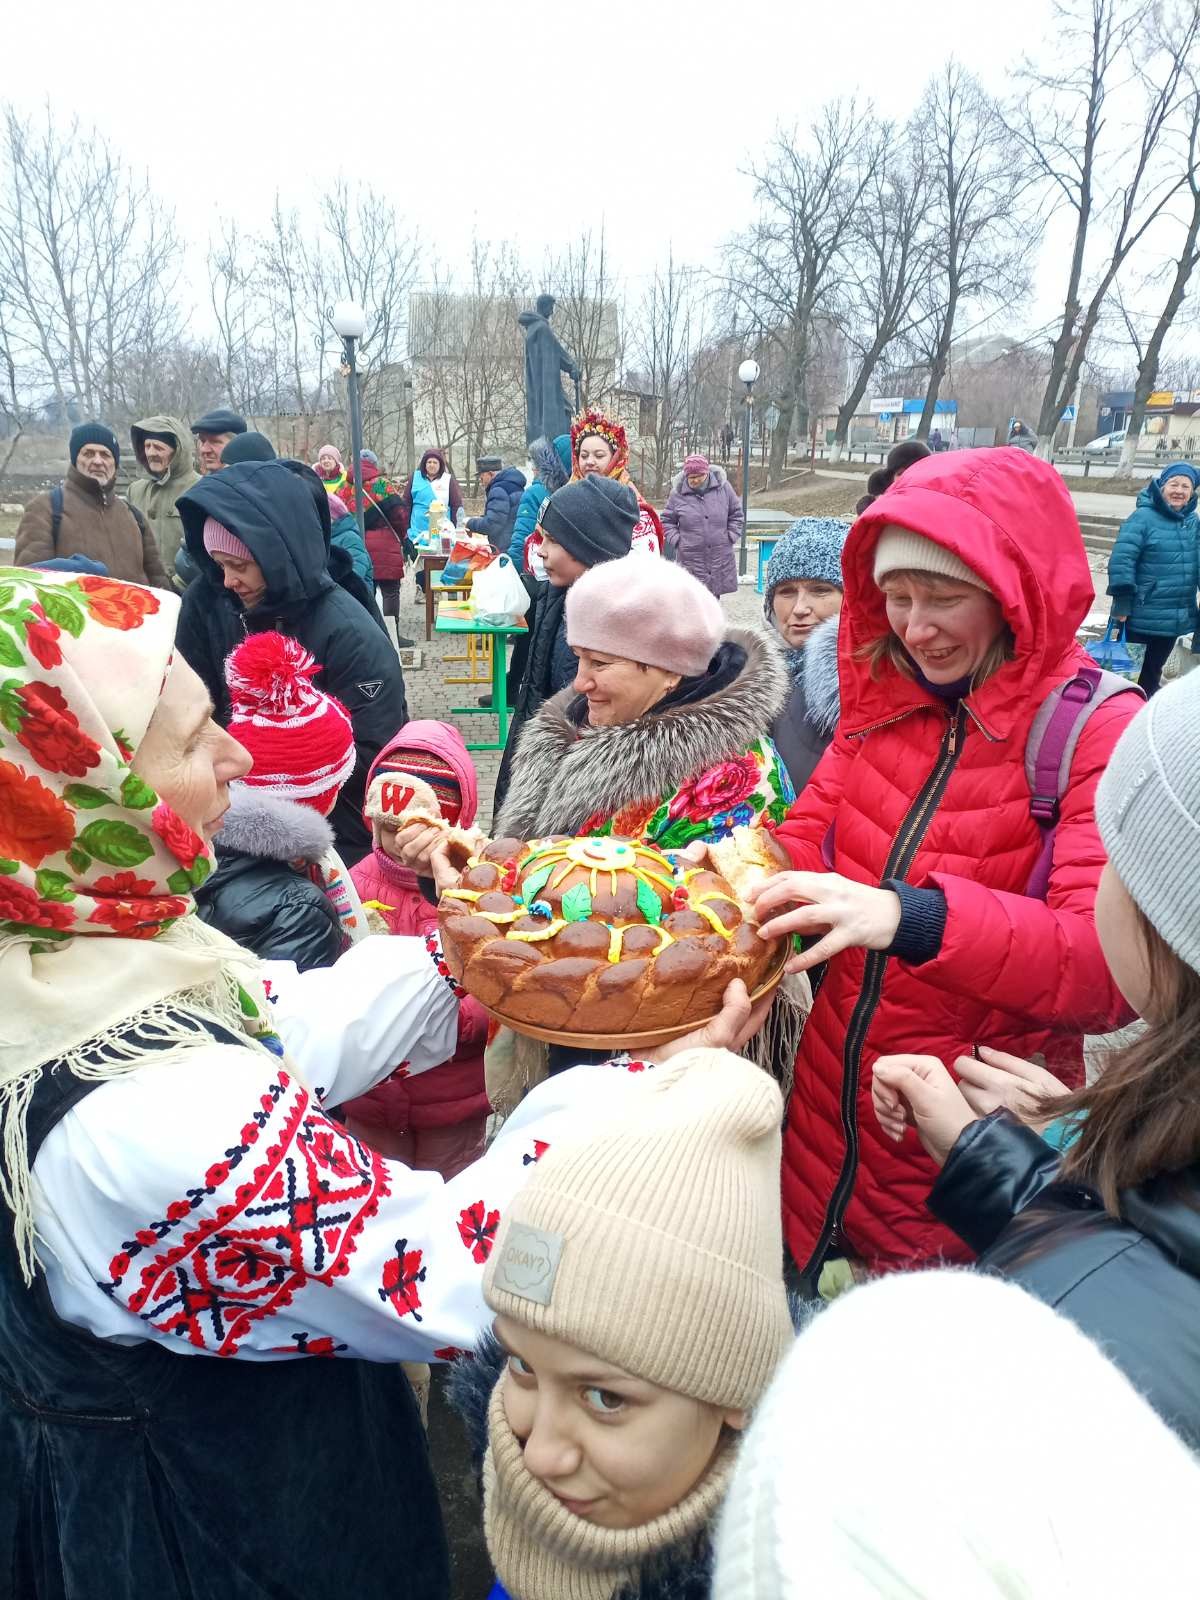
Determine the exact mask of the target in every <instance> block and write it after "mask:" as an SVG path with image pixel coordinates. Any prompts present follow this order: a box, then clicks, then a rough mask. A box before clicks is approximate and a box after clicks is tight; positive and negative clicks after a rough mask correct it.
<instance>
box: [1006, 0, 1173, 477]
mask: <svg viewBox="0 0 1200 1600" xmlns="http://www.w3.org/2000/svg"><path fill="white" fill-rule="evenodd" d="M1152 13H1153V4H1152V0H1061V3H1060V4H1058V5H1056V7H1055V30H1054V41H1055V55H1056V64H1055V66H1054V67H1053V68H1052V69H1044V68H1040V67H1037V66H1036V65H1034V64H1033V63H1029V62H1027V63H1026V64H1025V66H1024V67H1023V69H1022V71H1021V74H1020V80H1021V87H1020V94H1019V98H1017V100H1016V101H1015V103H1014V106H1013V109H1012V111H1011V113H1010V124H1011V126H1012V127H1013V129H1014V132H1015V133H1016V135H1017V137H1018V138H1019V139H1020V141H1021V144H1022V146H1023V148H1024V151H1025V157H1026V161H1027V162H1028V164H1029V166H1030V168H1031V170H1032V171H1034V172H1035V173H1037V174H1038V175H1039V176H1040V177H1041V179H1042V180H1043V182H1044V183H1045V184H1046V185H1047V187H1048V189H1049V193H1050V195H1051V196H1052V198H1053V199H1054V200H1055V201H1056V202H1057V204H1058V205H1059V206H1061V207H1066V208H1067V209H1068V210H1070V211H1071V212H1073V213H1074V230H1073V236H1072V242H1071V254H1070V259H1069V264H1068V268H1067V284H1066V293H1065V295H1064V297H1063V309H1062V314H1061V317H1060V319H1059V323H1058V330H1057V333H1056V335H1055V339H1054V344H1053V349H1052V352H1051V358H1050V370H1049V373H1048V374H1047V379H1046V388H1045V392H1044V394H1043V397H1042V405H1041V411H1040V413H1039V416H1038V434H1039V437H1040V444H1039V450H1040V451H1041V453H1042V454H1043V455H1046V456H1049V455H1050V454H1051V453H1052V451H1053V448H1054V434H1055V431H1056V429H1057V427H1058V422H1059V418H1060V417H1061V416H1062V412H1063V407H1064V406H1065V405H1066V404H1067V402H1068V401H1069V399H1070V397H1071V394H1072V393H1073V391H1074V389H1075V387H1076V384H1077V383H1078V381H1079V375H1080V372H1081V371H1082V368H1083V363H1084V359H1085V357H1086V355H1087V347H1088V341H1089V340H1090V339H1091V337H1092V334H1093V333H1094V332H1095V329H1096V325H1097V323H1098V321H1099V318H1100V313H1101V309H1102V307H1103V305H1104V302H1105V298H1106V296H1107V295H1108V293H1109V291H1110V289H1111V288H1112V285H1113V283H1114V281H1115V279H1116V277H1117V274H1118V273H1119V272H1120V270H1121V268H1122V267H1123V266H1124V264H1125V262H1126V261H1127V260H1128V258H1129V256H1130V255H1131V253H1132V252H1133V251H1134V250H1135V249H1136V248H1137V247H1138V245H1140V244H1141V242H1142V240H1143V239H1144V238H1145V236H1146V233H1147V231H1148V230H1149V229H1150V228H1151V227H1152V226H1153V225H1154V223H1155V222H1156V221H1157V220H1158V218H1159V217H1160V216H1161V214H1162V212H1163V209H1164V208H1165V207H1166V206H1167V205H1168V204H1169V203H1170V201H1171V199H1172V196H1174V195H1175V194H1176V193H1177V192H1178V190H1179V188H1180V186H1181V185H1182V183H1183V182H1184V175H1183V174H1182V173H1181V172H1180V171H1179V169H1178V167H1177V166H1176V164H1175V163H1173V162H1170V163H1167V164H1165V166H1164V164H1163V162H1162V161H1161V159H1160V158H1161V152H1162V147H1163V143H1164V139H1165V137H1166V135H1167V132H1168V129H1169V128H1170V125H1171V122H1172V119H1173V117H1174V116H1175V115H1176V112H1177V109H1178V105H1179V100H1180V95H1181V87H1182V83H1183V73H1184V68H1185V64H1186V62H1187V61H1188V59H1189V56H1190V54H1191V52H1192V50H1193V49H1195V48H1196V45H1197V37H1198V29H1200V5H1197V3H1196V0H1187V3H1186V4H1184V5H1182V6H1179V7H1176V8H1174V9H1173V12H1172V19H1171V20H1172V26H1171V27H1169V28H1153V29H1151V27H1150V21H1151V17H1152ZM1064 58H1065V65H1064V64H1062V63H1063V59H1064ZM1131 63H1136V67H1135V79H1134V81H1135V82H1136V84H1137V87H1138V88H1139V89H1140V93H1141V105H1140V107H1139V109H1138V111H1137V114H1136V115H1135V116H1134V117H1133V118H1132V120H1131V122H1130V123H1129V125H1128V126H1122V125H1121V124H1116V126H1115V129H1114V134H1115V136H1114V137H1113V138H1112V139H1111V140H1109V141H1108V142H1107V143H1106V142H1105V139H1104V135H1105V132H1106V130H1107V129H1108V128H1109V127H1110V126H1112V119H1111V117H1110V115H1109V110H1110V107H1109V101H1110V97H1112V96H1113V95H1114V94H1115V93H1117V92H1118V91H1119V90H1123V89H1126V88H1127V87H1128V83H1127V78H1126V75H1127V74H1128V72H1129V68H1130V64H1131ZM1098 231H1103V233H1104V245H1103V253H1102V254H1101V255H1100V256H1099V258H1098V260H1097V261H1096V262H1095V265H1094V266H1093V267H1092V269H1091V270H1090V271H1089V254H1090V256H1091V257H1093V258H1094V257H1096V251H1095V249H1093V250H1092V251H1091V252H1089V245H1092V246H1094V245H1095V234H1096V233H1097V232H1098ZM1085 280H1086V281H1087V282H1089V283H1090V285H1091V292H1090V295H1089V294H1088V290H1087V289H1086V288H1085V287H1084V284H1085ZM1085 297H1086V299H1085Z"/></svg>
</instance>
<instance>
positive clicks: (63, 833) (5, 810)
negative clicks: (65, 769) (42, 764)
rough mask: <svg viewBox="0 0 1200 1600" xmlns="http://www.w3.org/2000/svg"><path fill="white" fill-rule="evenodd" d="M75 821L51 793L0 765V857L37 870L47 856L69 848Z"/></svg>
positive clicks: (9, 764) (7, 764)
mask: <svg viewBox="0 0 1200 1600" xmlns="http://www.w3.org/2000/svg"><path fill="white" fill-rule="evenodd" d="M74 837H75V817H74V814H73V813H72V812H71V811H70V809H69V808H68V807H67V806H65V805H64V804H63V802H62V801H61V800H60V799H59V797H58V796H57V795H56V794H55V793H54V791H53V790H52V789H48V788H47V787H46V785H45V784H44V783H43V782H42V781H41V780H40V779H39V778H35V777H33V776H31V775H29V774H26V773H24V772H22V771H21V769H20V767H17V766H14V765H13V763H12V762H11V761H0V856H3V857H5V858H6V859H8V860H11V861H20V862H23V863H24V864H25V865H26V866H27V867H40V866H41V864H42V862H43V861H44V860H45V859H46V857H47V856H53V855H58V854H60V853H61V852H62V851H64V850H69V849H70V848H71V841H72V840H73V839H74Z"/></svg>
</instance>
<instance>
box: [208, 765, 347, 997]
mask: <svg viewBox="0 0 1200 1600" xmlns="http://www.w3.org/2000/svg"><path fill="white" fill-rule="evenodd" d="M216 847H217V870H216V871H215V872H214V873H213V874H212V876H211V877H209V878H208V879H207V880H206V881H205V882H204V883H203V884H202V885H201V886H200V888H199V889H197V890H196V910H197V912H198V914H199V916H200V918H201V920H202V921H204V922H207V923H209V924H210V925H211V926H212V927H214V928H219V929H220V931H221V932H222V933H223V934H226V935H227V936H228V937H229V938H230V939H233V940H234V941H235V942H236V943H237V944H240V945H244V946H245V948H246V949H247V950H253V951H254V954H255V955H256V956H260V957H261V958H262V959H263V960H264V961H294V962H295V963H296V965H297V966H298V967H299V968H300V970H301V972H306V971H307V970H308V969H309V967H328V966H331V965H332V964H333V962H335V961H336V960H337V958H338V957H339V956H340V955H341V953H342V951H343V950H344V949H345V945H346V941H345V938H344V937H343V935H342V929H341V924H340V923H339V921H338V914H337V912H336V911H335V910H334V908H333V906H332V904H331V903H330V901H329V898H328V896H327V895H326V894H325V891H324V890H323V889H322V888H321V887H320V886H319V885H318V884H315V883H313V881H312V880H311V878H309V877H307V876H306V875H305V873H304V871H303V869H302V867H298V866H296V865H294V863H295V862H315V861H319V860H320V858H321V857H322V856H323V855H324V854H325V852H326V851H327V850H331V849H332V848H333V829H332V828H331V827H330V826H329V823H328V822H326V820H325V818H324V817H319V816H318V815H317V813H316V812H315V811H313V810H312V809H311V808H310V807H308V806H302V805H300V804H299V803H298V802H297V801H295V800H280V799H277V798H276V797H275V796H274V795H270V794H266V793H264V792H263V791H262V790H261V789H247V788H245V787H244V786H243V785H241V784H237V785H235V786H234V787H233V788H232V789H231V790H230V805H229V810H228V811H227V812H226V814H225V822H224V825H223V826H222V828H221V831H220V833H219V834H218V835H217V840H216Z"/></svg>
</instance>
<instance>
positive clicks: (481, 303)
mask: <svg viewBox="0 0 1200 1600" xmlns="http://www.w3.org/2000/svg"><path fill="white" fill-rule="evenodd" d="M527 293H528V279H527V277H526V275H525V272H524V270H523V268H522V267H521V265H520V263H519V261H518V260H517V258H516V255H515V253H514V252H513V250H512V249H511V247H510V246H508V245H500V246H497V247H493V246H489V245H485V244H482V243H481V242H480V241H479V240H478V239H477V240H475V242H474V244H473V245H472V249H471V272H470V278H469V280H468V281H467V283H466V284H465V285H464V286H463V287H462V289H460V288H459V287H458V286H457V285H456V283H455V282H454V280H453V279H451V278H442V277H441V276H440V274H439V273H438V272H436V271H435V275H434V279H433V283H432V285H431V287H430V288H429V289H428V290H425V291H422V292H421V293H419V294H416V295H414V296H413V318H412V327H411V329H410V343H411V355H412V361H413V368H414V376H415V381H416V390H417V404H418V405H419V406H420V407H421V409H422V410H425V411H427V412H428V414H429V415H430V416H431V417H432V420H433V426H434V431H435V434H436V437H437V440H438V442H439V444H440V445H441V446H442V447H443V448H444V449H445V450H446V451H447V453H448V454H449V455H450V456H451V458H452V461H453V464H454V467H455V470H456V471H457V472H458V474H459V476H460V477H462V478H464V479H466V478H467V477H468V476H469V470H470V467H471V464H472V463H473V462H474V461H475V460H477V459H478V457H479V456H480V455H481V454H483V453H484V452H485V451H486V450H489V449H491V448H494V447H497V446H499V447H501V448H503V447H504V445H506V444H511V442H513V441H515V440H517V439H520V440H523V439H524V436H525V422H524V418H525V406H524V395H523V388H522V381H521V380H522V374H523V371H524V354H523V350H522V347H521V337H520V333H519V330H518V328H517V323H516V316H517V311H518V309H519V307H520V305H521V302H522V300H523V299H524V297H525V296H526V294H527ZM460 446H461V447H463V448H462V449H461V451H459V449H458V447H460Z"/></svg>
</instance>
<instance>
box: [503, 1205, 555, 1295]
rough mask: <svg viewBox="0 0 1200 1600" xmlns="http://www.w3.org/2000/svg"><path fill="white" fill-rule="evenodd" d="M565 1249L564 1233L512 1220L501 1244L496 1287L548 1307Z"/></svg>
mask: <svg viewBox="0 0 1200 1600" xmlns="http://www.w3.org/2000/svg"><path fill="white" fill-rule="evenodd" d="M562 1248H563V1236H562V1234H561V1233H544V1232H543V1231H542V1230H541V1229H540V1228H530V1227H527V1226H526V1224H525V1223H523V1222H513V1223H510V1225H509V1228H508V1232H507V1233H506V1234H505V1235H504V1243H503V1244H502V1245H501V1246H500V1260H499V1264H498V1265H497V1267H496V1275H495V1277H494V1279H493V1280H492V1287H493V1288H494V1289H503V1290H504V1291H505V1292H506V1293H507V1294H512V1295H516V1296H517V1298H518V1299H520V1300H532V1301H534V1302H535V1303H536V1304H537V1305H540V1306H548V1305H549V1304H550V1296H551V1295H552V1294H553V1292H554V1279H555V1276H556V1275H557V1273H558V1263H559V1260H560V1258H561V1256H562Z"/></svg>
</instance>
